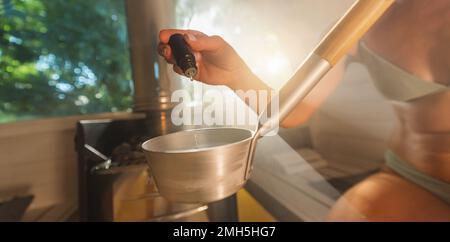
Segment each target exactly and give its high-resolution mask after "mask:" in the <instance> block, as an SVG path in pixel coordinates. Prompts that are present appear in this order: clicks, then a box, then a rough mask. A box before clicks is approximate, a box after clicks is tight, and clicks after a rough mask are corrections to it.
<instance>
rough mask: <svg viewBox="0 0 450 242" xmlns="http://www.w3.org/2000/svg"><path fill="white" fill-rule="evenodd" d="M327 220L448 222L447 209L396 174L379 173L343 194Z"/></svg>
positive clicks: (434, 198)
mask: <svg viewBox="0 0 450 242" xmlns="http://www.w3.org/2000/svg"><path fill="white" fill-rule="evenodd" d="M328 220H331V221H450V206H449V205H448V204H446V203H445V202H443V201H442V200H440V199H438V198H437V197H435V196H434V195H432V194H431V193H429V192H428V191H426V190H424V189H422V188H421V187H419V186H417V185H415V184H413V183H410V182H409V181H406V180H405V179H403V178H401V177H399V176H397V175H395V174H390V173H386V172H380V173H377V174H375V175H373V176H371V177H369V178H367V179H366V180H364V181H362V182H361V183H359V184H357V185H356V186H355V187H353V188H351V189H350V190H349V191H348V192H347V193H345V194H344V195H343V196H342V197H341V198H340V199H339V200H338V201H337V202H336V204H335V205H334V206H333V208H332V209H331V212H330V214H329V217H328Z"/></svg>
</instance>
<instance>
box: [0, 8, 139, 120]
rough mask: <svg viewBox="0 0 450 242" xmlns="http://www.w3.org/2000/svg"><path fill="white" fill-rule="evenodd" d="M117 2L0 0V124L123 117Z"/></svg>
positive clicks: (126, 99)
mask: <svg viewBox="0 0 450 242" xmlns="http://www.w3.org/2000/svg"><path fill="white" fill-rule="evenodd" d="M130 72H131V68H130V64H129V52H128V43H127V30H126V20H125V13H124V2H123V0H95V1H80V0H0V122H6V121H11V120H17V119H26V118H32V117H45V116H60V115H72V114H84V113H93V112H107V111H118V110H125V109H127V108H129V107H130V106H131V103H132V98H131V92H132V90H131V73H130Z"/></svg>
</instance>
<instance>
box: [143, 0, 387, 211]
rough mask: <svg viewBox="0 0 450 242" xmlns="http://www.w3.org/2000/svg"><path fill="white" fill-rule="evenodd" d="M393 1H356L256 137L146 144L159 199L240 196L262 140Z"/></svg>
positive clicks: (197, 137)
mask: <svg viewBox="0 0 450 242" xmlns="http://www.w3.org/2000/svg"><path fill="white" fill-rule="evenodd" d="M393 1H394V0H360V1H357V2H356V3H355V4H354V5H353V6H352V8H351V9H350V10H349V11H348V12H347V13H346V15H345V16H344V17H343V18H342V19H341V20H340V21H339V22H338V23H337V24H336V26H334V28H333V29H332V30H331V31H330V33H329V34H328V35H327V36H326V37H325V38H324V39H323V40H322V42H321V43H320V44H319V45H318V46H317V48H316V49H315V50H314V51H313V53H312V54H311V55H310V56H309V57H308V58H307V59H306V61H305V62H304V63H303V64H302V65H301V66H300V68H299V69H298V70H297V72H296V73H295V74H294V76H293V77H292V78H291V79H290V80H289V81H288V83H287V84H286V85H285V86H284V87H283V88H282V89H281V91H280V94H279V112H278V113H273V112H272V113H271V116H270V117H269V118H268V119H267V120H265V121H264V122H261V119H260V122H259V125H258V127H257V129H256V131H255V132H253V131H251V130H246V129H238V128H209V129H198V130H188V131H181V132H177V133H173V134H169V135H165V136H160V137H156V138H153V139H151V140H149V141H147V142H145V143H144V144H143V145H142V148H143V149H144V152H145V155H146V158H147V161H148V164H149V166H150V169H151V172H152V174H153V176H154V178H155V182H156V185H157V186H158V189H159V192H160V193H161V195H162V196H164V197H165V198H166V199H168V200H171V201H176V202H187V203H194V202H200V203H206V202H213V201H217V200H220V199H223V198H225V197H227V196H229V195H232V194H233V193H235V192H237V191H238V190H239V189H240V188H241V187H242V186H243V185H244V184H245V182H246V181H247V179H248V178H249V176H250V172H251V168H252V160H253V154H254V151H255V147H256V142H257V140H258V138H259V137H261V136H263V135H264V134H266V133H268V132H269V131H270V130H271V128H272V127H275V126H276V125H277V124H278V123H279V120H283V119H284V118H285V117H286V116H287V115H288V114H289V113H290V112H291V111H292V110H293V109H294V108H295V106H296V105H297V104H298V103H299V102H300V101H301V100H303V99H304V98H305V97H306V96H307V95H308V93H309V92H310V91H311V90H312V89H313V88H314V86H315V85H316V84H317V83H318V82H319V81H320V80H321V79H322V77H323V76H324V75H325V74H326V73H327V72H328V71H329V70H330V69H331V68H332V67H333V66H334V65H335V64H336V63H337V62H338V60H339V59H340V58H341V57H342V56H343V55H345V54H346V53H347V51H348V49H350V47H352V46H353V45H354V44H355V43H356V41H358V40H359V39H360V38H361V37H362V36H363V35H364V33H365V32H366V31H367V30H368V29H369V28H370V27H371V26H372V24H373V23H374V22H375V21H376V20H377V19H378V18H379V17H380V16H381V15H382V14H383V13H384V12H385V10H386V9H387V8H388V7H389V6H390V5H391V4H392V3H393ZM268 107H270V104H269V105H268ZM269 111H270V110H268V109H267V108H266V110H265V111H264V112H263V114H262V115H261V117H268V115H267V114H268V113H270V112H269Z"/></svg>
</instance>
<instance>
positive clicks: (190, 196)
mask: <svg viewBox="0 0 450 242" xmlns="http://www.w3.org/2000/svg"><path fill="white" fill-rule="evenodd" d="M252 138H253V132H252V131H251V130H247V129H239V128H206V129H196V130H186V131H180V132H176V133H172V134H168V135H164V136H159V137H156V138H153V139H150V140H148V141H147V142H145V143H144V144H143V145H142V148H143V150H144V153H145V156H146V158H147V162H148V164H149V166H150V169H151V172H152V174H153V177H154V179H155V183H156V185H157V187H158V190H159V192H160V194H161V195H162V196H163V197H164V198H166V199H167V200H170V201H173V202H185V203H207V202H213V201H218V200H221V199H223V198H226V197H228V196H230V195H232V194H234V193H236V192H237V191H238V190H239V189H240V188H241V187H242V186H243V185H244V184H245V172H246V171H245V169H246V165H247V159H248V156H249V149H250V143H251V140H252Z"/></svg>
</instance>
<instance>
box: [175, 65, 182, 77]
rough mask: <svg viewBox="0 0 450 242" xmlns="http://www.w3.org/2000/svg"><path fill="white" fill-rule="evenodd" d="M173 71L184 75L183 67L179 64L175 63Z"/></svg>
mask: <svg viewBox="0 0 450 242" xmlns="http://www.w3.org/2000/svg"><path fill="white" fill-rule="evenodd" d="M173 71H174V72H176V73H178V74H180V75H182V76H184V73H183V70H181V68H180V67H178V66H177V65H173Z"/></svg>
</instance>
